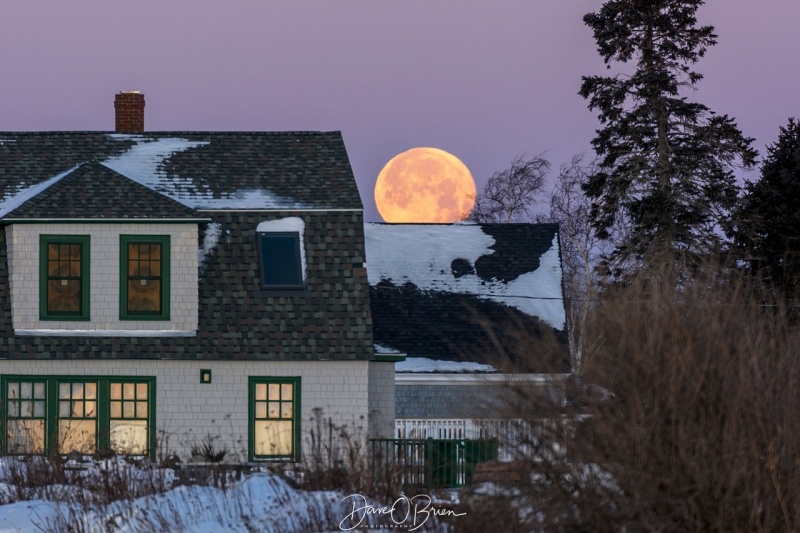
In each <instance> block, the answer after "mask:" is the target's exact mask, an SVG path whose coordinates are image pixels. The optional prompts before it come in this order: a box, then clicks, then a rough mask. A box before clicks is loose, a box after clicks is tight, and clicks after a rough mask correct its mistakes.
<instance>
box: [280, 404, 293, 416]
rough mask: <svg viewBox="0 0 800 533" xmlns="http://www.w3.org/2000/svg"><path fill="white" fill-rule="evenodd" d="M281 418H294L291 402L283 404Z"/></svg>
mask: <svg viewBox="0 0 800 533" xmlns="http://www.w3.org/2000/svg"><path fill="white" fill-rule="evenodd" d="M281 418H292V404H291V402H281Z"/></svg>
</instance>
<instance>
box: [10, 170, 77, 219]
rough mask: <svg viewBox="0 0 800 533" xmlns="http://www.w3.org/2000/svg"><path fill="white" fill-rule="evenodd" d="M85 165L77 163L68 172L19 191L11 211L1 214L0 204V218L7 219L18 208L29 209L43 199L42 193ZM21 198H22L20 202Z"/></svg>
mask: <svg viewBox="0 0 800 533" xmlns="http://www.w3.org/2000/svg"><path fill="white" fill-rule="evenodd" d="M85 164H86V162H85V161H84V162H83V163H78V164H77V165H75V166H74V167H72V168H70V169H69V170H65V171H64V172H62V173H60V174H56V175H55V176H53V177H51V178H49V179H46V180H44V181H42V182H39V183H37V184H36V185H31V186H30V187H27V188H26V189H25V190H24V191H21V192H20V193H19V194H18V195H17V196H15V197H14V199H15V200H16V202H14V203H16V205H14V206H13V207H11V209H9V210H8V211H6V212H5V213H3V207H2V204H0V218H6V217H8V215H10V214H11V213H13V212H14V211H17V210H19V209H20V208H22V207H24V206H25V205H27V204H30V205H29V207H30V206H34V205H36V204H38V203H39V202H41V200H42V199H43V196H42V193H44V192H46V191H48V190H50V189H51V188H52V187H53V186H54V185H57V184H58V183H60V182H62V181H63V180H64V178H66V177H67V176H69V175H71V174H72V173H74V172H75V171H77V170H80V168H81V167H83V166H84V165H85ZM37 188H39V190H37V191H36V192H32V193H31V196H30V197H28V198H24V196H25V194H26V193H27V192H31V191H34V189H37ZM21 196H22V197H23V198H22V199H21V200H20V197H21ZM31 202H32V203H31Z"/></svg>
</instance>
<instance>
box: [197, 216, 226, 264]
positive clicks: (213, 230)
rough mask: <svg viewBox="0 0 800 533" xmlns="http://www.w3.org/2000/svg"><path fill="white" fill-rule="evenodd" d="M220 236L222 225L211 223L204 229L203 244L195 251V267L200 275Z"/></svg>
mask: <svg viewBox="0 0 800 533" xmlns="http://www.w3.org/2000/svg"><path fill="white" fill-rule="evenodd" d="M220 235H222V224H220V223H219V222H212V223H210V224H209V225H208V226H207V227H206V232H205V235H203V244H202V245H201V246H200V248H198V250H197V267H198V270H199V271H200V273H202V272H203V270H204V269H205V267H206V262H207V261H208V259H209V258H210V257H211V254H212V253H213V252H214V249H215V248H216V247H217V243H218V242H219V237H220Z"/></svg>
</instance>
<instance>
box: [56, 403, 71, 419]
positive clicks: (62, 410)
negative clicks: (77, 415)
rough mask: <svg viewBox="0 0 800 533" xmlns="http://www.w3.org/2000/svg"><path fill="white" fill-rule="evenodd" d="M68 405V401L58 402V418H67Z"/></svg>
mask: <svg viewBox="0 0 800 533" xmlns="http://www.w3.org/2000/svg"><path fill="white" fill-rule="evenodd" d="M70 403H71V402H70V401H69V400H66V401H60V402H58V416H60V417H63V418H67V417H69V413H70Z"/></svg>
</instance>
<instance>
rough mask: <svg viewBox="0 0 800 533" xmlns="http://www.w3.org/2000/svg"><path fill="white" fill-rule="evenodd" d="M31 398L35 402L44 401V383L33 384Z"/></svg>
mask: <svg viewBox="0 0 800 533" xmlns="http://www.w3.org/2000/svg"><path fill="white" fill-rule="evenodd" d="M33 397H34V398H36V399H37V400H44V383H34V384H33Z"/></svg>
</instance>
